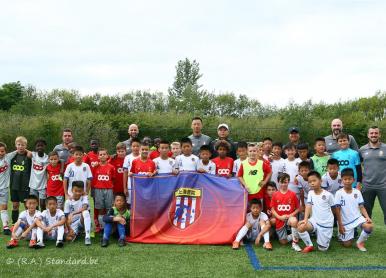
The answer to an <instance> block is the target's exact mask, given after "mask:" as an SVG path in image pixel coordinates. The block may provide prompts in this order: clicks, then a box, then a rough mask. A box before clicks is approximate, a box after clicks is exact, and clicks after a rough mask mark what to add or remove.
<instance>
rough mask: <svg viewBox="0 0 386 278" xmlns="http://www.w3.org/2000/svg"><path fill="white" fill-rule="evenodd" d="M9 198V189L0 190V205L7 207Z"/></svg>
mask: <svg viewBox="0 0 386 278" xmlns="http://www.w3.org/2000/svg"><path fill="white" fill-rule="evenodd" d="M8 198H9V188H3V189H0V205H7V204H8Z"/></svg>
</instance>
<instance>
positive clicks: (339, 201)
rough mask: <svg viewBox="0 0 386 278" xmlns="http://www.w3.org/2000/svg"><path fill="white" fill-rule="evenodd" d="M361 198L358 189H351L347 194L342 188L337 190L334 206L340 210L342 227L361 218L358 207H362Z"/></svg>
mask: <svg viewBox="0 0 386 278" xmlns="http://www.w3.org/2000/svg"><path fill="white" fill-rule="evenodd" d="M363 203H364V201H363V197H362V194H361V192H360V191H359V190H358V189H355V188H353V189H352V192H351V193H347V192H346V191H345V190H344V188H342V189H339V190H338V191H337V192H336V194H335V205H336V206H339V207H340V208H341V214H342V222H343V225H344V226H345V225H348V224H351V223H353V222H354V221H355V220H357V219H358V218H360V217H361V216H362V213H361V212H360V210H359V206H363Z"/></svg>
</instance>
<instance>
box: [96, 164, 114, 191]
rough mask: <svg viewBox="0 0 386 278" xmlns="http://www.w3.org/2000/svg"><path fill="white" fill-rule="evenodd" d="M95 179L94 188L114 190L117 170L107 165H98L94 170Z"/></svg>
mask: <svg viewBox="0 0 386 278" xmlns="http://www.w3.org/2000/svg"><path fill="white" fill-rule="evenodd" d="M94 173H95V176H94V174H93V179H95V183H94V188H97V189H113V187H114V183H113V180H114V179H115V168H114V166H113V165H111V164H109V163H107V164H106V165H100V164H99V165H98V166H97V167H95V168H94Z"/></svg>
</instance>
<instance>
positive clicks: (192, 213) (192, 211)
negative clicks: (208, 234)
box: [189, 198, 196, 224]
mask: <svg viewBox="0 0 386 278" xmlns="http://www.w3.org/2000/svg"><path fill="white" fill-rule="evenodd" d="M195 215H196V198H192V207H191V209H190V221H189V223H190V224H192V223H193V222H194V217H195Z"/></svg>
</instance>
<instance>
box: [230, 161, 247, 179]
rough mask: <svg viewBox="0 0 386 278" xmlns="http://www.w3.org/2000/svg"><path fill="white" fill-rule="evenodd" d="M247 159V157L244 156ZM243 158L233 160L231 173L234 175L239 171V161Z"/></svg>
mask: <svg viewBox="0 0 386 278" xmlns="http://www.w3.org/2000/svg"><path fill="white" fill-rule="evenodd" d="M246 159H248V158H246ZM244 160H245V159H244ZM244 160H241V159H240V158H238V159H236V160H235V161H233V170H232V172H233V174H234V175H235V176H236V175H237V173H238V172H239V170H240V166H241V162H243V161H244Z"/></svg>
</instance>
